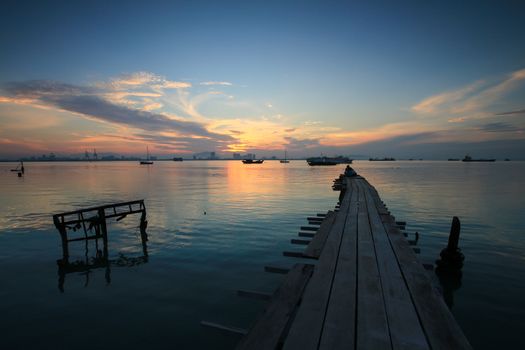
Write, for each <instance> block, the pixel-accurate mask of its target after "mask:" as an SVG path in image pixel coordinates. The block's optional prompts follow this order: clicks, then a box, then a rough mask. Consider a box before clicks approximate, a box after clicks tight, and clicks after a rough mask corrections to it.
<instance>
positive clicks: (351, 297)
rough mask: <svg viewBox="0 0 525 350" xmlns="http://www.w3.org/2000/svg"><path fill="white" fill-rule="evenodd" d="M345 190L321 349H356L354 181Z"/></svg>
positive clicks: (356, 195) (355, 216) (355, 220)
mask: <svg viewBox="0 0 525 350" xmlns="http://www.w3.org/2000/svg"><path fill="white" fill-rule="evenodd" d="M347 186H350V187H351V188H352V191H351V192H352V193H351V197H350V209H349V213H348V218H347V220H346V225H345V228H344V231H343V238H342V241H341V248H340V250H339V257H338V259H337V266H336V270H335V276H334V282H333V284H332V291H331V294H330V300H329V303H328V308H327V311H326V316H325V321H324V325H323V332H322V335H321V342H320V345H319V348H320V349H327V350H328V349H353V348H354V347H355V340H356V338H355V313H356V293H357V211H358V189H357V187H356V184H355V181H351V183H350V184H348V185H347Z"/></svg>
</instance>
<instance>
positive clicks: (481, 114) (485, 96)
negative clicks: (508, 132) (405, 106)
mask: <svg viewBox="0 0 525 350" xmlns="http://www.w3.org/2000/svg"><path fill="white" fill-rule="evenodd" d="M524 80H525V69H521V70H517V71H515V72H512V73H510V74H508V75H506V76H505V77H503V78H500V79H499V80H497V81H493V82H491V83H487V82H485V81H481V80H480V81H477V82H474V83H472V84H470V85H467V86H466V87H463V88H461V89H458V90H453V91H447V92H443V93H440V94H437V95H434V96H430V97H427V98H425V99H424V100H422V101H421V102H419V103H417V104H415V105H414V106H412V107H411V110H412V112H414V113H416V114H418V115H435V116H445V117H450V115H454V116H455V118H452V120H455V119H457V118H458V117H461V118H463V119H464V120H467V119H480V118H487V117H490V116H493V115H494V114H493V113H490V112H489V111H488V109H489V108H490V107H491V106H493V105H494V104H496V103H497V102H500V101H501V100H502V99H503V97H504V96H505V95H507V94H508V93H509V92H511V91H513V90H515V89H516V88H518V87H519V86H520V85H521V84H523V81H524Z"/></svg>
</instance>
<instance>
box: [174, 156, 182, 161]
mask: <svg viewBox="0 0 525 350" xmlns="http://www.w3.org/2000/svg"><path fill="white" fill-rule="evenodd" d="M183 160H184V159H182V157H174V158H173V161H174V162H182V161H183Z"/></svg>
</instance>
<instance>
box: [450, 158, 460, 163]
mask: <svg viewBox="0 0 525 350" xmlns="http://www.w3.org/2000/svg"><path fill="white" fill-rule="evenodd" d="M448 161H449V162H459V158H449V159H448Z"/></svg>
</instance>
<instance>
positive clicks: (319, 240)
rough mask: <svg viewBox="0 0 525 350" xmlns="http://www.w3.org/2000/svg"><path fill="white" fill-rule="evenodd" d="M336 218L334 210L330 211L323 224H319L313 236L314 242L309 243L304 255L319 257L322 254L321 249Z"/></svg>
mask: <svg viewBox="0 0 525 350" xmlns="http://www.w3.org/2000/svg"><path fill="white" fill-rule="evenodd" d="M334 220H335V213H334V212H333V211H329V212H328V215H327V216H326V219H325V220H324V221H323V223H322V224H321V226H319V230H318V231H317V233H316V234H315V236H314V237H313V239H312V242H311V243H310V244H309V245H308V247H306V249H305V251H304V253H303V255H304V256H307V257H312V258H319V256H320V255H321V251H322V250H323V247H324V245H325V243H326V239H327V237H328V234H329V233H330V230H331V229H332V225H333V223H334Z"/></svg>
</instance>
